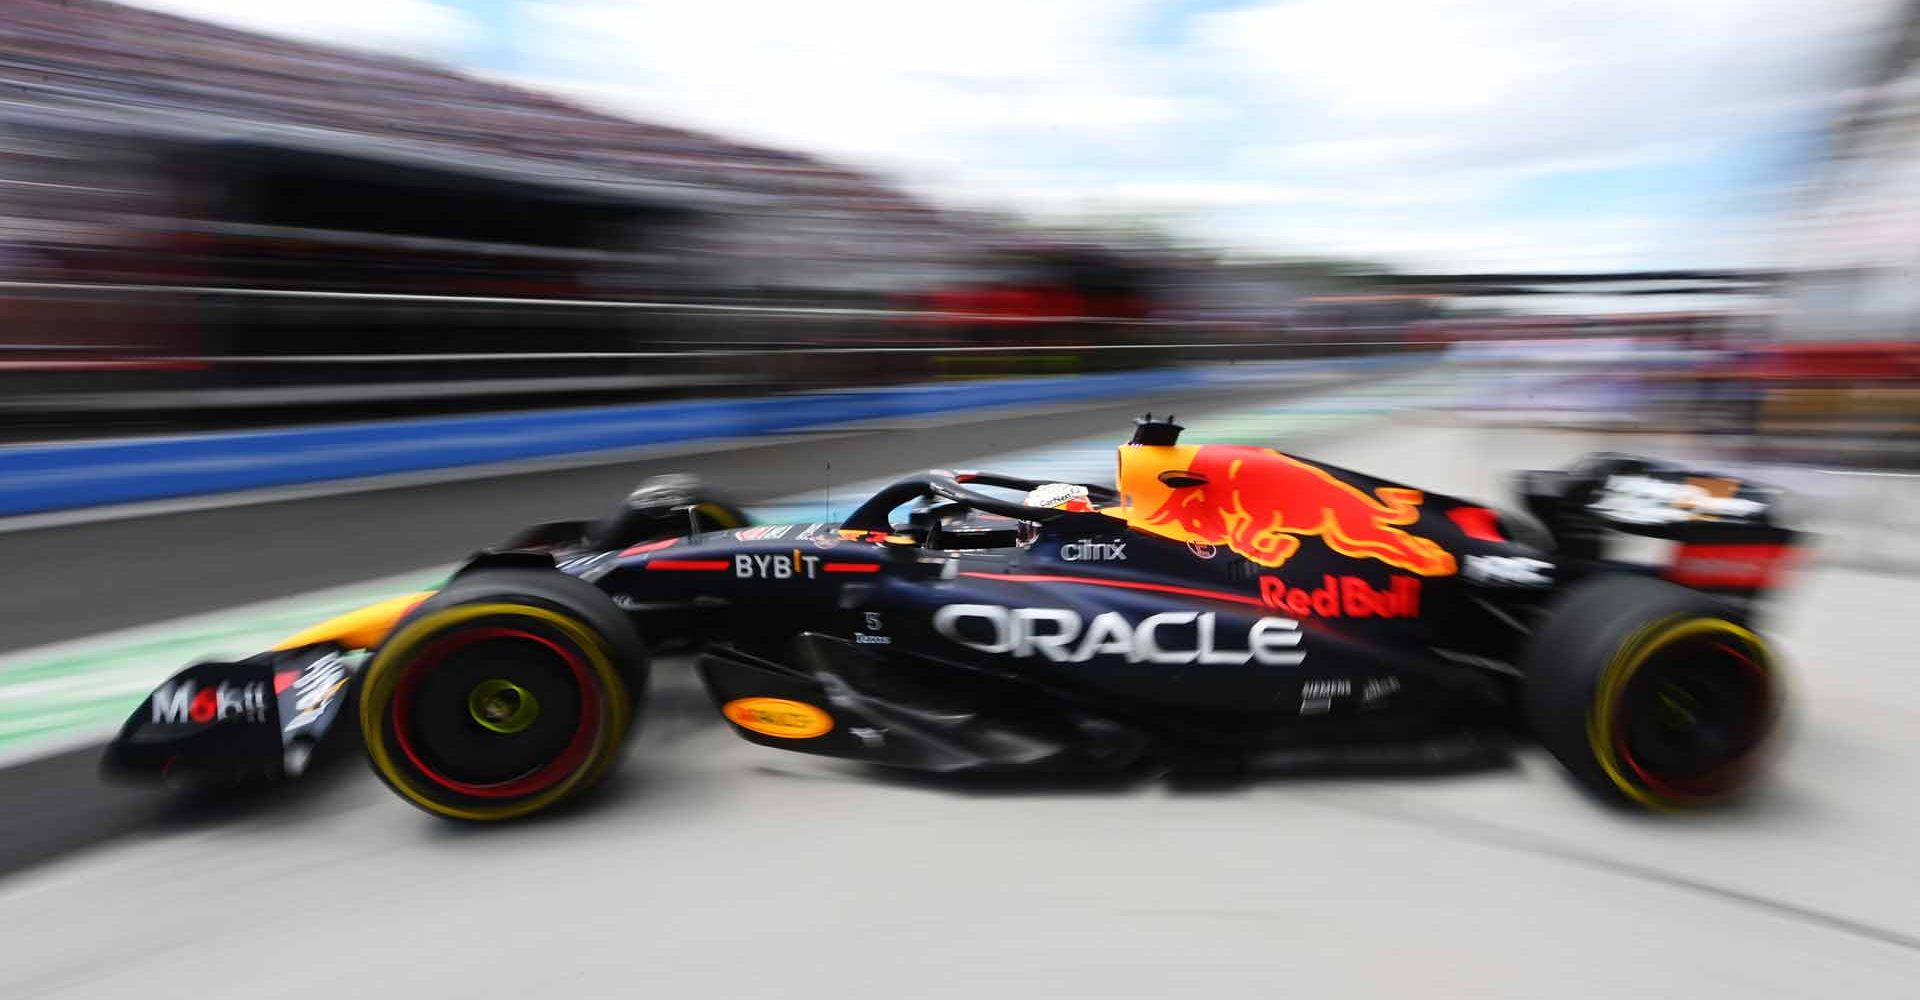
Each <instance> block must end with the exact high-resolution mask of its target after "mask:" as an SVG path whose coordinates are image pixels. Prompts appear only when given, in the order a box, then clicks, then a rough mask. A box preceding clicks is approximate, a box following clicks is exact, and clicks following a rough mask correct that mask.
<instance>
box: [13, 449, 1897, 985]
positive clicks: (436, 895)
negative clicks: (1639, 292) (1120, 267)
mask: <svg viewBox="0 0 1920 1000" xmlns="http://www.w3.org/2000/svg"><path fill="white" fill-rule="evenodd" d="M1598 443H1599V442H1596V441H1589V440H1583V439H1580V438H1577V437H1573V436H1568V435H1562V434H1553V433H1543V432H1532V431H1524V430H1498V431H1490V430H1471V431H1469V430H1461V429H1456V428H1450V427H1443V426H1414V427H1396V428H1394V429H1393V430H1391V431H1389V432H1377V433H1369V434H1363V435H1359V436H1355V437H1351V438H1347V439H1343V440H1339V441H1333V442H1327V443H1325V444H1324V445H1323V446H1320V447H1314V448H1306V449H1302V450H1305V451H1307V452H1308V453H1309V454H1313V455H1315V456H1316V457H1321V458H1325V459H1327V460H1329V461H1335V462H1340V463H1342V464H1347V465H1351V466H1355V467H1358V468H1361V469H1364V470H1374V471H1378V472H1381V473H1385V474H1389V475H1392V476H1394V477H1395V478H1404V479H1407V480H1410V481H1412V482H1414V483H1418V484H1421V485H1425V486H1429V487H1431V488H1434V489H1437V490H1449V491H1457V492H1463V493H1467V494H1469V495H1483V496H1496V495H1498V494H1499V490H1498V489H1497V484H1496V483H1495V482H1493V481H1492V480H1493V478H1494V473H1496V472H1497V471H1500V470H1505V469H1508V468H1513V467H1517V466H1528V465H1536V464H1540V465H1552V464H1557V463H1559V462H1562V461H1564V460H1566V459H1567V458H1570V457H1572V456H1573V455H1574V454H1577V453H1578V452H1579V451H1581V450H1584V449H1585V448H1587V447H1590V446H1594V445H1596V444H1598ZM1606 444H1607V445H1608V446H1612V447H1618V446H1619V442H1618V440H1617V439H1608V440H1607V442H1606ZM1916 604H1920V582H1916V581H1914V580H1911V579H1906V578H1901V577H1894V576H1880V575H1873V574H1868V573H1856V572H1846V571H1838V570H1816V571H1813V572H1811V573H1809V574H1808V575H1807V576H1806V577H1805V578H1804V579H1803V580H1802V581H1801V582H1800V585H1799V586H1798V587H1797V588H1796V589H1795V590H1794V591H1793V592H1792V593H1790V594H1788V595H1787V597H1786V599H1785V600H1783V601H1782V602H1781V605H1780V607H1779V615H1778V618H1777V626H1778V628H1777V629H1776V631H1777V633H1778V635H1779V636H1780V638H1781V641H1782V643H1783V644H1784V646H1785V648H1786V650H1787V651H1788V654H1789V656H1790V657H1791V659H1792V661H1793V667H1794V670H1795V682H1796V696H1797V701H1796V711H1795V713H1794V716H1793V720H1792V727H1791V733H1790V739H1788V740H1787V741H1785V746H1784V749H1783V752H1782V754H1781V756H1780V758H1779V760H1778V761H1777V764H1778V766H1777V768H1776V770H1775V773H1774V775H1773V778H1772V780H1771V781H1769V782H1768V783H1767V784H1766V785H1765V786H1764V787H1762V788H1761V789H1760V790H1759V792H1758V793H1757V794H1756V795H1754V796H1753V797H1752V798H1751V799H1750V800H1748V801H1747V802H1745V803H1744V804H1743V805H1741V806H1739V807H1737V808H1733V809H1729V810H1725V811H1721V812H1717V813H1712V814H1708V815H1704V816H1697V817H1687V818H1681V819H1658V818H1649V817H1642V816H1638V815H1630V814H1624V813H1620V812H1617V811H1613V810H1609V809H1606V808H1603V807H1600V806H1598V805H1596V804H1595V803H1593V802H1592V801H1590V800H1589V799H1587V798H1586V797H1585V796H1583V795H1581V794H1580V793H1579V792H1578V791H1577V790H1576V789H1575V788H1574V787H1573V786H1572V785H1571V784H1570V782H1568V781H1567V780H1566V779H1565V778H1564V776H1563V775H1562V773H1561V771H1560V769H1559V768H1558V766H1557V765H1556V764H1555V763H1554V762H1553V761H1552V760H1551V759H1550V758H1547V757H1546V756H1545V755H1543V754H1541V753H1539V752H1537V751H1533V750H1521V751H1519V752H1517V753H1516V754H1515V755H1514V759H1513V762H1512V764H1511V766H1506V767H1495V768H1491V769H1487V770H1482V771H1477V772H1473V773H1469V774H1464V775H1454V776H1449V777H1435V776H1423V775H1406V776H1397V777H1374V778H1366V779H1361V778H1350V777H1348V778H1343V777H1337V776H1335V777H1327V776H1322V777H1316V778H1289V777H1285V776H1272V777H1269V778H1265V779H1263V780H1258V781H1255V782H1251V783H1247V784H1244V785H1238V786H1232V787H1226V788H1213V789H1182V788H1176V787H1169V786H1168V785H1166V784H1164V783H1161V782H1153V781H1149V782H1142V783H1137V784H1128V785H1123V786H1118V787H1114V786H1095V787H1084V786H1082V787H1073V786H1069V787H1057V786H1056V787H1046V786H1038V787H1036V786H1031V785H1028V786H1004V785H1002V786H990V787H982V786H979V785H977V784H976V785H955V784H953V783H943V782H938V781H928V780H921V779H911V778H902V777H890V776H887V775H884V774H878V773H876V772H873V771H870V770H867V769H864V768H860V767H857V766H852V765H846V764H840V763H836V762H831V761H822V760H817V759H814V758H809V757H804V756H800V755H790V754H782V753H780V752H778V751H774V750H768V749H763V748H758V747H754V746H750V745H748V744H745V743H743V742H741V741H738V740H736V739H735V738H734V737H732V736H731V735H730V734H728V733H727V732H725V731H724V730H723V729H722V728H721V727H720V725H719V724H718V723H717V722H716V721H714V720H713V718H712V712H711V709H710V708H708V707H706V706H705V705H704V704H702V702H703V700H704V699H703V696H701V695H700V694H699V693H698V691H697V690H695V687H694V685H693V683H692V681H691V679H690V677H689V676H688V675H687V674H686V673H685V672H684V671H683V670H674V669H668V670H666V671H664V672H663V677H662V679H661V690H660V692H659V693H660V698H659V701H658V703H657V704H656V706H655V707H656V709H657V711H656V712H655V714H654V715H653V717H652V718H651V719H650V720H649V728H648V730H647V732H646V733H645V735H644V737H643V738H642V739H641V740H640V741H639V743H638V744H637V745H636V746H635V747H634V748H633V749H632V750H631V752H630V756H629V759H628V760H627V762H626V765H625V767H624V768H623V769H622V770H621V771H620V772H619V773H618V774H617V775H616V776H615V777H614V779H613V780H612V781H611V782H610V783H609V786H608V787H607V788H606V789H604V791H603V793H602V794H600V795H598V796H596V797H595V798H594V799H593V800H592V801H589V802H586V803H583V804H582V806H581V807H580V808H576V809H573V810H570V811H568V812H566V813H565V814H562V815H557V816H553V817H550V818H546V819H543V820H539V821H535V822H530V823H526V824H521V825H517V826H511V827H506V828H489V829H470V828H463V827H455V826H451V825H448V824H445V823H442V822H439V821H436V820H433V819H431V818H429V817H427V816H425V815H424V814H421V813H418V812H416V811H414V810H413V809H411V808H408V807H407V806H405V805H403V804H402V803H401V802H400V801H399V800H398V799H396V798H395V797H393V796H392V795H390V794H389V793H387V792H385V791H384V790H383V789H381V788H380V787H379V786H378V785H377V783H375V782H374V781H373V780H372V779H371V778H370V777H369V776H367V775H366V773H365V771H364V770H363V769H361V768H359V767H358V766H347V767H341V768H336V769H335V770H334V773H333V774H332V775H330V776H322V777H321V778H320V779H318V781H319V783H318V784H316V785H313V786H310V787H306V788H298V789H289V790H288V792H290V794H275V795H269V796H266V797H264V798H261V799H259V800H255V801H250V802H239V803H224V804H222V803H214V804H211V807H210V808H209V807H208V806H209V804H205V803H201V804H196V805H195V806H193V807H185V806H181V805H177V804H165V803H159V802H151V801H150V802H148V803H147V804H146V806H145V807H144V808H146V809H148V810H149V813H150V815H149V819H150V821H149V822H147V823H146V824H144V825H143V826H142V827H141V829H140V832H139V835H138V836H129V837H124V838H120V839H115V840H110V841H106V842H103V843H102V844H100V845H99V846H96V847H93V848H90V849H85V850H79V851H75V852H71V853H66V854H65V855H64V856H62V857H60V858H59V860H55V861H51V862H49V863H46V864H43V865H40V866H38V867H35V868H31V869H28V870H26V871H22V872H19V873H16V874H14V875H13V876H11V877H9V878H8V879H6V880H5V881H3V882H0V926H5V927H7V928H8V932H7V937H6V942H7V944H6V954H7V955H8V959H9V960H8V961H7V962H4V963H0V996H5V997H29V996H31V997H39V996H63V997H64V996H74V997H83V996H84V997H121V996H128V995H133V994H151V993H160V994H163V995H174V994H189V993H190V994H192V995H194V996H198V997H208V996H261V995H273V996H289V997H297V996H322V995H326V996H337V995H339V994H340V993H341V992H342V991H343V990H344V991H348V992H349V993H362V992H364V993H365V994H367V995H372V996H401V995H426V996H460V997H463V998H484V997H526V996H575V997H582V996H584V997H594V996H623V997H624V996H659V997H683V996H697V997H726V998H748V997H780V998H788V997H825V996H843V995H847V994H856V995H859V994H884V995H892V996H909V997H968V998H977V997H979V996H982V995H995V996H1010V997H1024V996H1034V997H1048V998H1058V997H1082V996H1086V997H1092V996H1098V997H1103V998H1114V997H1169V996H1197V995H1207V996H1228V997H1243V996H1244V997H1261V998H1270V997H1276V996H1282V995H1285V994H1288V993H1293V992H1304V991H1309V990H1310V991H1312V992H1314V993H1315V994H1317V995H1328V996H1367V997H1406V996H1419V997H1472V998H1481V997H1515V998H1526V1000H1542V998H1563V997H1607V998H1615V997H1623V996H1647V997H1700V996H1739V997H1842V996H1845V997H1911V996H1915V995H1920V903H1916V899H1920V852H1917V851H1916V850H1915V848H1914V846H1913V835H1912V831H1913V830H1914V828H1915V825H1916V822H1917V821H1920V799H1917V798H1916V793H1920V753H1916V750H1920V685H1916V684H1915V683H1914V682H1913V680H1912V677H1911V671H1910V663H1911V657H1910V640H1911V638H1912V637H1913V635H1914V631H1915V630H1914V628H1913V625H1912V621H1911V611H1910V610H1909V609H1911V608H1913V607H1915V606H1916ZM342 763H348V762H345V761H343V762H342ZM9 805H10V806H11V807H12V808H14V809H17V810H27V811H30V810H32V809H34V808H35V806H36V803H35V802H33V801H21V800H18V799H12V800H10V802H9Z"/></svg>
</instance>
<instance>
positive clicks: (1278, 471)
mask: <svg viewBox="0 0 1920 1000" xmlns="http://www.w3.org/2000/svg"><path fill="white" fill-rule="evenodd" d="M1143 450H1144V449H1143ZM1154 450H1155V451H1163V452H1164V453H1165V455H1164V457H1165V459H1171V460H1173V462H1172V464H1169V463H1168V462H1167V461H1165V460H1162V461H1160V462H1156V463H1154V464H1155V465H1157V466H1158V469H1159V471H1158V472H1157V473H1155V474H1154V475H1153V478H1154V479H1157V480H1158V486H1157V487H1156V486H1149V485H1148V484H1147V483H1145V482H1140V481H1138V479H1137V478H1136V485H1137V486H1139V487H1146V488H1144V489H1142V488H1135V486H1134V485H1130V486H1129V487H1128V492H1130V493H1132V494H1133V495H1134V496H1135V498H1136V502H1139V503H1140V504H1141V507H1140V509H1142V510H1145V509H1149V508H1151V510H1152V513H1149V514H1147V515H1146V516H1145V517H1144V518H1142V519H1141V520H1140V522H1139V523H1140V524H1141V526H1142V527H1146V528H1148V529H1149V530H1156V531H1159V532H1160V533H1162V534H1167V535H1172V536H1174V537H1177V538H1181V539H1185V540H1187V541H1197V542H1205V543H1209V544H1213V545H1225V546H1227V547H1229V548H1231V549H1233V551H1235V552H1238V553H1240V554H1241V555H1243V556H1245V557H1247V558H1248V559H1251V560H1253V561H1254V562H1256V563H1259V564H1260V565H1262V566H1273V567H1278V566H1280V565H1282V564H1283V563H1285V562H1286V561H1287V559H1288V558H1290V557H1291V556H1292V555H1293V554H1294V553H1295V552H1297V551H1299V549H1300V536H1303V535H1315V536H1318V537H1319V538H1320V540H1321V541H1323V542H1325V543H1326V544H1327V547H1328V548H1331V549H1333V550H1334V551H1335V552H1338V553H1340V554H1341V555H1345V556H1351V557H1353V558H1355V559H1378V560H1380V561H1381V562H1384V563H1386V564H1388V565H1390V566H1394V567H1397V568H1399V569H1403V570H1406V571H1408V572H1410V573H1418V574H1420V575H1421V576H1448V575H1451V574H1452V573H1453V572H1454V560H1453V554H1452V553H1450V552H1447V551H1446V550H1445V549H1442V548H1441V547H1440V546H1439V545H1437V544H1435V543H1434V542H1433V541H1432V540H1431V539H1426V538H1420V537H1418V536H1415V535H1410V534H1407V533H1406V532H1405V531H1402V530H1401V526H1402V525H1408V524H1412V523H1414V522H1415V521H1418V520H1419V519H1420V501H1421V499H1422V497H1421V494H1420V491H1419V490H1411V489H1406V488H1404V487H1398V486H1386V487H1381V488H1380V489H1379V491H1378V495H1374V494H1370V493H1368V492H1366V491H1365V490H1362V489H1359V488H1357V487H1354V486H1351V485H1348V484H1347V483H1344V482H1342V481H1340V480H1339V479H1336V478H1334V476H1333V475H1332V474H1331V473H1329V472H1327V471H1326V470H1325V469H1322V468H1319V467H1318V466H1314V465H1311V464H1309V463H1306V462H1302V461H1300V460H1298V459H1295V458H1289V457H1288V456H1286V455H1283V454H1281V453H1279V452H1277V451H1273V450H1271V449H1267V448H1248V447H1241V446H1237V445H1197V446H1179V445H1176V446H1170V447H1167V448H1165V449H1154ZM1143 457H1144V456H1143ZM1155 457H1156V458H1159V457H1160V456H1155ZM1143 471H1145V470H1143ZM1157 493H1164V494H1165V497H1164V499H1162V500H1160V501H1159V502H1158V503H1157V504H1153V503H1152V501H1150V500H1149V499H1148V497H1149V495H1150V494H1157ZM1169 529H1170V530H1169Z"/></svg>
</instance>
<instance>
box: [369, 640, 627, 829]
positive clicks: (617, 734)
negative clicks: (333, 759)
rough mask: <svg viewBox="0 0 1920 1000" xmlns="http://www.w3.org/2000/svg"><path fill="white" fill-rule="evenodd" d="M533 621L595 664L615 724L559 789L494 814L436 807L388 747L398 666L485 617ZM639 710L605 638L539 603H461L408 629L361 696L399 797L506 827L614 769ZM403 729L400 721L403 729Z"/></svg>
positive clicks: (387, 650)
mask: <svg viewBox="0 0 1920 1000" xmlns="http://www.w3.org/2000/svg"><path fill="white" fill-rule="evenodd" d="M503 616H504V617H519V618H531V619H534V620H535V621H539V622H541V623H543V624H546V625H548V626H550V627H552V628H553V629H555V630H556V631H558V632H560V633H561V634H562V635H564V636H566V637H567V639H568V640H570V641H571V642H572V643H573V644H574V646H575V648H576V649H578V650H579V651H580V652H581V653H582V654H583V655H584V656H585V657H586V660H587V665H588V667H589V668H590V669H591V670H592V671H593V673H594V675H595V676H597V677H598V678H599V679H600V682H601V684H602V685H604V686H605V689H606V690H605V692H604V694H603V699H604V700H605V701H606V702H607V703H608V706H609V712H608V720H607V721H608V722H609V723H610V725H608V726H606V727H604V728H603V729H602V731H601V733H600V734H599V736H598V738H597V741H596V743H597V745H596V746H595V747H594V749H593V751H592V752H591V753H590V754H589V755H588V757H587V764H586V765H585V766H583V767H581V768H580V769H578V770H576V771H575V772H574V773H573V774H571V775H569V776H568V777H567V778H566V779H565V780H563V781H561V782H560V783H559V784H558V785H555V786H554V787H552V788H549V789H547V790H546V791H544V792H541V793H539V794H537V795H535V796H533V797H531V798H527V799H521V800H518V801H514V802H509V803H505V804H502V805H499V806H494V807H468V806H456V805H449V804H447V803H445V802H438V801H435V800H434V799H433V798H431V797H430V796H428V795H426V794H424V793H422V792H421V791H420V790H419V788H418V786H416V785H415V783H414V782H413V781H412V779H411V778H409V777H408V776H407V775H406V774H405V773H403V772H402V771H401V769H400V768H399V767H397V766H396V765H395V763H394V759H393V755H392V753H391V752H390V751H389V750H388V748H387V734H386V728H385V720H384V719H383V718H382V716H383V715H384V714H385V712H386V709H387V704H388V702H390V701H391V700H392V697H393V688H394V686H395V685H396V684H397V683H398V681H399V672H398V670H397V668H396V666H395V665H396V664H401V663H404V662H405V660H406V657H407V654H408V653H410V652H412V651H413V649H414V648H415V647H417V646H419V645H420V643H421V641H422V640H424V639H426V638H429V637H431V636H433V635H435V634H436V633H441V632H444V631H445V630H447V629H449V628H452V627H457V626H459V625H462V624H464V623H466V622H470V621H473V620H475V619H478V618H495V617H503ZM631 712H632V706H631V704H630V700H629V697H628V694H627V687H626V682H625V681H623V680H622V679H621V677H620V671H619V670H617V669H616V668H615V667H614V665H613V661H612V659H611V658H610V657H609V656H608V655H607V649H606V643H605V642H603V641H602V640H601V638H600V635H599V634H598V633H597V632H595V631H593V630H592V629H590V628H588V627H586V626H585V625H583V624H582V623H581V622H580V621H579V620H578V619H576V618H574V617H572V616H571V615H566V614H562V613H561V612H558V611H554V610H552V609H549V608H543V607H539V606H537V605H531V604H506V603H489V604H458V605H454V606H453V607H450V608H444V609H442V610H440V611H435V612H433V613H432V614H429V615H427V616H425V617H423V618H421V619H420V620H419V621H416V622H413V623H411V624H409V625H407V626H406V627H405V628H403V629H401V630H400V631H399V632H398V633H397V634H395V635H394V636H393V637H392V638H391V639H389V640H388V642H387V643H386V645H384V646H382V647H381V648H380V651H379V652H378V653H376V654H375V655H374V661H373V663H372V665H370V666H369V667H368V668H367V684H366V688H365V689H364V690H363V691H362V693H361V696H360V731H361V732H362V733H363V734H364V735H365V738H366V745H367V756H368V757H369V758H370V759H371V760H372V761H373V766H374V768H375V770H377V771H379V772H380V774H381V776H382V777H384V778H386V779H387V781H388V783H389V784H391V785H392V786H393V787H394V789H395V790H396V791H398V792H399V793H400V794H401V795H402V796H403V797H405V798H406V799H407V800H408V801H409V802H412V803H414V804H415V805H417V806H419V807H421V808H422V809H425V810H427V811H428V812H432V813H437V814H439V815H441V816H447V817H450V818H453V819H464V820H477V821H486V820H503V819H514V818H516V817H520V816H525V815H527V814H529V813H533V812H538V811H539V810H541V809H544V808H546V807H547V806H549V805H552V804H553V803H555V802H557V801H559V800H560V799H562V798H564V797H565V796H566V795H567V793H568V792H570V791H572V790H573V789H574V788H575V787H578V786H579V785H580V784H581V783H582V782H587V781H590V780H591V779H593V778H595V777H597V776H598V775H599V774H600V772H602V771H604V770H606V769H607V767H608V766H609V765H610V764H612V763H613V760H614V758H615V757H617V756H618V751H619V749H620V743H621V741H622V740H623V739H625V737H626V732H627V723H628V717H629V716H630V714H631ZM395 724H396V725H398V724H399V723H398V721H397V720H396V722H395Z"/></svg>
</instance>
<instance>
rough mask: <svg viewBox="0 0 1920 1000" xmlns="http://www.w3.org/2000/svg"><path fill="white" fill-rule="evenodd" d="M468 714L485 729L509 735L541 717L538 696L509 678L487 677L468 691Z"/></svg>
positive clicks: (521, 730) (523, 730)
mask: <svg viewBox="0 0 1920 1000" xmlns="http://www.w3.org/2000/svg"><path fill="white" fill-rule="evenodd" d="M467 715H468V716H469V717H470V718H472V719H473V721H474V722H476V723H478V724H479V725H480V728H482V729H485V730H487V731H488V732H493V733H499V734H501V735H502V736H511V735H513V734H514V733H520V732H525V731H526V729H527V727H528V726H531V725H533V724H534V722H535V721H536V720H538V719H539V718H540V699H539V698H538V697H537V696H535V695H534V693H533V692H532V691H529V690H527V689H526V688H523V687H521V686H520V685H518V684H515V683H514V682H512V681H510V680H505V679H502V678H499V677H490V678H488V679H486V680H484V681H481V682H480V683H478V684H475V685H474V686H473V690H472V691H470V692H468V694H467Z"/></svg>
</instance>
